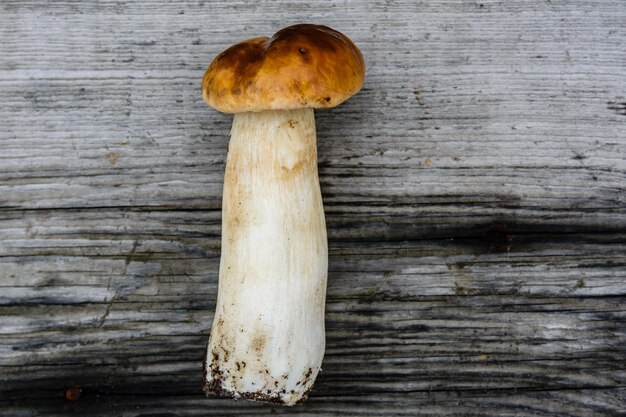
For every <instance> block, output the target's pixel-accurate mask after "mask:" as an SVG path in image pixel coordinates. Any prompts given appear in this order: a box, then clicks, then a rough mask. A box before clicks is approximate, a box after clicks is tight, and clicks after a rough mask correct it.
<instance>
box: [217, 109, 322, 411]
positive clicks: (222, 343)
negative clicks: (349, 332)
mask: <svg viewBox="0 0 626 417" xmlns="http://www.w3.org/2000/svg"><path fill="white" fill-rule="evenodd" d="M222 216H223V217H222V257H221V262H220V276H219V290H218V297H217V307H216V313H215V319H214V321H213V327H212V329H211V337H210V339H209V346H208V350H207V358H206V381H205V390H206V391H207V392H208V393H214V394H218V395H230V396H233V397H235V398H246V399H253V400H261V401H272V402H278V403H282V404H287V405H293V404H295V403H297V402H298V401H300V400H304V399H305V398H306V396H307V394H308V391H309V390H310V389H311V387H312V385H313V382H314V381H315V377H316V376H317V373H318V372H319V370H320V366H321V363H322V358H323V356H324V348H325V335H324V304H325V298H326V277H327V269H328V246H327V239H326V224H325V220H324V209H323V206H322V198H321V193H320V186H319V179H318V174H317V144H316V138H315V118H314V114H313V109H309V108H306V109H297V110H269V111H262V112H246V113H239V114H235V116H234V120H233V126H232V130H231V137H230V144H229V148H228V159H227V163H226V176H225V178H224V197H223V206H222Z"/></svg>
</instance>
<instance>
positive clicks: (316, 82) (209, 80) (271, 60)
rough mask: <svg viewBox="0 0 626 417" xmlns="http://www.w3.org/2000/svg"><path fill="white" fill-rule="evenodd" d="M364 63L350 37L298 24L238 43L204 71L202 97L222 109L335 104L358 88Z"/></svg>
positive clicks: (258, 108) (293, 107) (254, 109)
mask: <svg viewBox="0 0 626 417" xmlns="http://www.w3.org/2000/svg"><path fill="white" fill-rule="evenodd" d="M364 78H365V62H364V61H363V56H362V55H361V52H360V51H359V49H358V48H357V47H356V46H355V45H354V43H352V41H351V40H350V39H348V37H346V36H344V35H342V34H341V33H339V32H337V31H336V30H333V29H331V28H329V27H326V26H318V25H309V24H301V25H295V26H290V27H287V28H285V29H282V30H280V31H279V32H276V34H275V35H274V36H272V38H270V39H268V38H267V37H259V38H252V39H248V40H247V41H244V42H241V43H238V44H236V45H234V46H231V47H230V48H228V49H226V50H225V51H224V52H222V53H221V54H219V55H218V56H217V57H216V58H215V59H214V60H213V62H211V65H209V68H208V69H207V70H206V72H205V74H204V78H203V79H202V96H203V98H204V101H205V102H206V103H207V104H208V105H209V106H211V107H213V108H215V109H216V110H219V111H221V112H225V113H240V112H245V111H261V110H269V109H274V110H279V109H297V108H302V107H314V108H328V107H335V106H337V105H339V104H341V103H342V102H344V101H345V100H347V99H348V98H350V97H351V96H352V95H354V94H355V93H357V92H358V91H359V90H360V89H361V86H362V85H363V79H364Z"/></svg>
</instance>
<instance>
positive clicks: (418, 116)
mask: <svg viewBox="0 0 626 417" xmlns="http://www.w3.org/2000/svg"><path fill="white" fill-rule="evenodd" d="M301 21H312V22H316V23H322V24H328V25H329V26H332V27H336V28H337V29H339V30H341V31H342V32H344V33H346V34H347V35H349V36H350V37H351V38H353V39H354V40H355V42H356V43H357V45H358V46H359V47H360V48H361V49H362V51H363V53H364V56H365V58H366V60H367V64H368V74H367V80H366V84H365V87H364V89H363V91H362V92H361V93H360V94H359V95H357V96H356V97H354V98H353V99H352V100H350V101H349V102H347V103H345V104H344V105H343V106H341V107H339V108H337V109H333V110H331V111H327V112H317V122H318V141H319V157H320V180H321V183H322V193H323V196H324V201H325V208H326V215H327V222H328V228H329V230H328V231H329V238H330V275H329V289H328V304H327V312H328V313H327V330H328V342H327V344H328V346H327V356H326V359H325V362H324V365H323V372H322V373H321V374H320V377H319V379H318V383H317V384H316V391H315V392H314V393H313V395H312V396H311V398H310V399H309V401H308V402H307V403H306V404H304V405H302V406H299V407H298V408H295V409H293V408H292V409H281V408H275V407H273V406H268V405H261V404H253V403H246V402H241V401H240V402H234V401H230V400H219V399H205V398H203V397H202V393H201V388H200V386H201V357H202V354H203V352H204V348H205V345H206V336H207V335H208V331H209V328H210V324H211V320H212V316H213V308H214V304H215V298H216V289H217V269H218V262H219V240H220V221H221V220H220V207H221V188H222V181H223V170H224V161H225V157H226V149H227V135H228V129H229V127H230V120H231V117H230V116H228V115H222V114H218V113H216V112H214V111H211V110H209V109H207V108H206V106H205V105H204V104H203V103H202V100H201V97H200V94H199V82H200V79H201V76H202V73H203V71H204V69H205V67H206V65H207V64H208V62H209V61H210V59H211V58H212V56H214V55H215V54H216V53H217V52H219V51H220V50H221V49H223V48H225V47H227V46H229V45H230V44H232V43H233V42H235V41H237V40H241V39H243V38H246V37H250V36H256V35H261V34H271V33H272V31H274V30H276V29H278V28H280V27H283V26H286V25H289V24H292V23H297V22H301ZM625 22H626V6H625V5H624V3H623V2H621V1H617V0H611V1H586V2H582V1H569V2H565V1H554V0H553V1H550V2H539V1H537V0H524V1H518V2H514V3H513V2H503V1H485V2H463V1H452V0H445V1H444V0H438V1H419V2H409V1H400V2H385V1H368V2H356V1H354V2H352V1H349V2H337V1H334V0H327V1H322V2H315V3H310V2H309V3H306V2H300V1H281V2H269V1H262V2H253V1H247V0H246V1H235V2H222V1H211V2H205V1H184V2H171V3H170V2H161V1H159V2H157V1H152V0H150V1H142V2H126V1H115V2H113V1H111V2H108V1H107V2H102V1H99V2H95V1H82V2H66V1H58V2H41V1H14V0H3V1H2V3H0V32H1V35H0V97H1V99H0V103H1V105H0V410H2V415H16V416H22V415H46V416H59V415H68V414H75V415H103V416H104V415H121V416H139V415H207V414H210V415H263V414H273V413H276V414H280V413H294V412H295V413H297V414H300V415H310V416H313V415H334V414H340V413H341V414H346V415H363V416H366V415H370V416H379V415H450V416H459V415H463V416H466V415H468V416H471V415H483V416H486V415H489V416H493V415H501V416H508V415H516V416H522V415H524V416H526V415H528V416H531V415H532V416H580V415H589V416H618V415H623V414H624V413H626V408H625V404H626V383H625V381H626V351H625V350H624V346H626V309H625V307H624V306H625V305H626V304H625V301H626V199H625V195H626V193H625V191H626V118H625V117H624V116H625V115H626V112H625V110H624V108H625V106H626V104H625V103H626V98H625V97H626V81H625V78H624V68H626V50H625V49H624V48H623V45H624V43H625V42H626V24H625ZM72 385H77V386H79V387H81V388H82V389H83V395H82V398H81V399H80V400H79V401H78V402H68V401H66V400H65V399H64V390H65V389H66V388H68V387H70V386H72Z"/></svg>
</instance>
